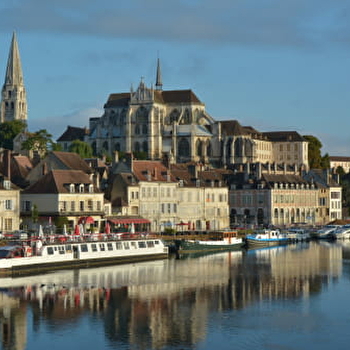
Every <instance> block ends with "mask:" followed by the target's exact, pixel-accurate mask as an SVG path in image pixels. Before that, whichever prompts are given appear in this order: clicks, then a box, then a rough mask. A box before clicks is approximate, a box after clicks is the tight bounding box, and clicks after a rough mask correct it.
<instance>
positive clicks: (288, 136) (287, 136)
mask: <svg viewBox="0 0 350 350" xmlns="http://www.w3.org/2000/svg"><path fill="white" fill-rule="evenodd" d="M262 134H263V135H264V136H267V137H268V139H269V140H270V141H275V142H285V141H306V139H305V138H304V137H302V136H301V135H300V134H299V133H297V132H296V131H271V132H263V133H262Z"/></svg>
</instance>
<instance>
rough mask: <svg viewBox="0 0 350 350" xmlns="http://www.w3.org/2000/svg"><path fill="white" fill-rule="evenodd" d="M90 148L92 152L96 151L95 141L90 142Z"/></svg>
mask: <svg viewBox="0 0 350 350" xmlns="http://www.w3.org/2000/svg"><path fill="white" fill-rule="evenodd" d="M91 148H92V152H93V153H94V154H96V153H97V152H96V142H95V141H94V142H93V143H92V144H91Z"/></svg>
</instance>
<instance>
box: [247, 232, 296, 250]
mask: <svg viewBox="0 0 350 350" xmlns="http://www.w3.org/2000/svg"><path fill="white" fill-rule="evenodd" d="M246 242H247V245H248V248H249V247H269V246H274V245H282V244H287V243H288V242H290V240H289V239H288V237H287V235H286V234H284V233H282V232H280V231H279V230H268V229H265V230H260V231H257V232H256V233H253V234H250V235H247V236H246Z"/></svg>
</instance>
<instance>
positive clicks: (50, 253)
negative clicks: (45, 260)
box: [47, 247, 54, 255]
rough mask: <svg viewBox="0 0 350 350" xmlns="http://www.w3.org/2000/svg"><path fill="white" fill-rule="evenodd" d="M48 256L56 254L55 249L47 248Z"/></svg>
mask: <svg viewBox="0 0 350 350" xmlns="http://www.w3.org/2000/svg"><path fill="white" fill-rule="evenodd" d="M47 254H49V255H53V254H54V250H53V247H47Z"/></svg>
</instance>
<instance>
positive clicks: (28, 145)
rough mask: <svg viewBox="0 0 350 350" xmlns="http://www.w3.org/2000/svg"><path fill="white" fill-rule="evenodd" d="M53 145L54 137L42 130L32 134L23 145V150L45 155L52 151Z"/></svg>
mask: <svg viewBox="0 0 350 350" xmlns="http://www.w3.org/2000/svg"><path fill="white" fill-rule="evenodd" d="M53 144H54V142H53V141H52V135H51V134H50V133H48V131H47V130H45V129H41V130H39V131H36V132H34V133H31V134H30V135H29V137H28V139H27V140H26V141H24V142H23V143H22V148H23V149H26V150H29V151H35V152H38V153H39V154H40V155H43V154H46V153H47V151H48V150H50V149H52V146H53Z"/></svg>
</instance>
